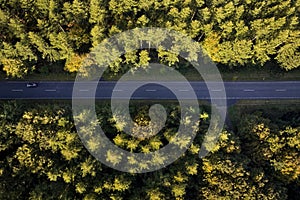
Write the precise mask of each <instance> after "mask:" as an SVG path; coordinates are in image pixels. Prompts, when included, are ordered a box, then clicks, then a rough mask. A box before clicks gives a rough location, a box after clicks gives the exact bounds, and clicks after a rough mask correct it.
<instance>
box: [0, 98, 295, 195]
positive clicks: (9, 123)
mask: <svg viewBox="0 0 300 200" xmlns="http://www.w3.org/2000/svg"><path fill="white" fill-rule="evenodd" d="M150 105H151V103H149V102H136V103H135V104H134V105H132V106H131V108H130V110H131V113H132V118H133V120H134V121H135V122H136V123H137V124H140V125H141V124H147V123H149V116H148V114H147V113H148V110H149V106H150ZM163 105H164V107H165V108H166V110H167V114H168V119H167V122H166V126H165V127H166V128H165V129H164V130H163V131H162V132H161V133H159V134H157V135H155V136H152V137H150V138H147V139H146V138H145V139H140V140H137V139H135V138H134V137H129V136H128V135H126V134H125V133H123V132H122V131H120V130H119V128H118V126H117V125H116V124H114V123H112V122H113V117H112V114H111V111H110V105H109V102H103V101H102V102H98V103H97V104H96V112H97V115H98V122H99V123H100V124H101V125H102V126H104V127H105V129H106V131H107V132H106V134H107V136H108V137H109V138H110V140H111V141H112V142H113V143H114V144H115V145H117V146H119V147H121V148H123V149H125V150H127V151H130V152H133V151H134V152H144V153H147V152H151V151H155V150H157V149H159V148H161V147H162V146H164V145H166V143H167V142H168V141H170V138H172V137H173V135H172V132H174V129H176V127H177V126H178V124H179V123H180V120H179V119H178V118H179V117H180V107H179V106H178V105H177V104H176V102H165V103H163ZM200 110H201V115H200V116H199V120H200V122H199V124H198V132H197V136H196V138H195V139H194V141H193V143H192V145H191V146H190V147H189V148H188V150H187V151H186V153H185V154H184V155H182V156H181V157H180V158H179V159H178V160H176V161H175V162H174V163H172V164H171V165H169V166H167V167H165V168H162V169H160V170H157V171H154V172H148V173H140V174H139V173H138V174H136V173H124V172H120V171H118V170H114V169H112V168H110V167H107V166H105V165H103V164H101V163H100V162H99V161H97V160H96V159H95V158H94V157H93V156H92V155H91V154H90V153H89V152H88V151H87V150H86V148H85V147H84V146H83V144H82V143H81V141H80V139H79V137H78V135H77V133H76V129H75V126H74V121H73V118H72V117H71V116H72V114H71V104H70V103H69V102H67V101H60V102H58V101H57V100H53V101H48V102H45V101H41V100H40V101H36V102H35V103H32V104H29V103H28V102H26V101H24V100H23V101H2V102H1V106H0V113H1V115H0V122H1V123H0V126H1V128H0V131H1V134H0V137H1V138H0V141H1V143H0V155H1V160H0V163H1V164H0V191H1V192H0V199H113V200H114V199H136V200H140V199H151V200H159V199H278V200H279V199H280V200H282V199H295V200H296V199H298V197H299V195H300V190H299V187H300V181H299V180H300V179H299V177H300V153H299V152H300V151H299V150H300V127H299V124H300V114H299V113H300V109H299V106H298V107H296V109H295V107H293V108H292V107H290V108H287V107H278V105H271V107H270V105H269V106H268V108H266V106H257V107H256V108H255V109H254V108H253V107H251V106H250V107H249V106H234V107H233V108H232V113H234V116H231V118H232V123H233V126H232V127H231V128H228V127H225V129H224V130H223V132H222V133H221V135H220V137H219V140H218V144H217V145H216V146H215V148H214V149H213V151H212V152H211V153H210V154H209V155H208V156H206V157H205V158H203V159H200V158H199V157H198V152H199V149H200V146H201V142H202V140H203V134H204V133H205V132H206V130H207V128H208V125H209V123H210V115H209V112H210V109H209V106H207V105H201V106H200ZM231 115H232V114H231ZM240 119H243V120H240ZM132 131H133V132H134V131H135V128H133V130H132ZM178 145H179V146H180V145H182V143H181V142H179V143H178ZM111 156H112V157H111ZM107 159H110V160H115V157H114V156H113V155H109V154H107ZM116 162H117V161H116ZM141 164H142V163H141Z"/></svg>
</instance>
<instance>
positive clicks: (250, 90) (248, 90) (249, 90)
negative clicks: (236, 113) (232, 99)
mask: <svg viewBox="0 0 300 200" xmlns="http://www.w3.org/2000/svg"><path fill="white" fill-rule="evenodd" d="M254 91H255V90H252V89H246V90H244V92H254Z"/></svg>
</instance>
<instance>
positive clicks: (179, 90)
mask: <svg viewBox="0 0 300 200" xmlns="http://www.w3.org/2000/svg"><path fill="white" fill-rule="evenodd" d="M188 91H189V90H179V92H188Z"/></svg>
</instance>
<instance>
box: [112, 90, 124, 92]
mask: <svg viewBox="0 0 300 200" xmlns="http://www.w3.org/2000/svg"><path fill="white" fill-rule="evenodd" d="M114 92H123V90H114Z"/></svg>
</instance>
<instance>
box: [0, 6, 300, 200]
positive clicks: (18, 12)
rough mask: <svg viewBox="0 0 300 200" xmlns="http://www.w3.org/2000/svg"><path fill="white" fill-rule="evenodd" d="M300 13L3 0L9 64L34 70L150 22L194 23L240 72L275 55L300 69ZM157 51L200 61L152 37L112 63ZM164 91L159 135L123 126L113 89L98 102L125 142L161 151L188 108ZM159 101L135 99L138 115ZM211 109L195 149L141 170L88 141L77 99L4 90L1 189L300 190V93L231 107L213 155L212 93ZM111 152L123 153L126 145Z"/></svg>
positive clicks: (4, 70) (186, 194)
mask: <svg viewBox="0 0 300 200" xmlns="http://www.w3.org/2000/svg"><path fill="white" fill-rule="evenodd" d="M299 17H300V0H266V1H257V0H66V1H62V0H0V75H2V74H5V76H4V77H6V78H9V79H13V80H27V79H26V77H27V76H28V75H31V74H42V76H43V75H45V76H46V75H48V74H51V73H52V72H53V71H54V69H55V68H56V67H57V66H59V68H61V69H62V70H63V72H65V73H67V74H72V75H74V74H75V75H76V73H77V72H79V71H80V67H81V66H82V63H83V62H84V61H85V60H86V59H87V58H88V56H89V53H90V52H91V50H93V49H94V48H96V47H97V46H98V45H99V44H101V43H102V42H103V41H104V40H105V39H106V38H110V37H112V36H114V35H115V34H118V33H121V32H123V31H126V30H132V29H134V28H143V27H150V28H151V27H158V28H167V29H169V30H175V31H178V32H180V33H181V34H185V35H186V36H188V37H190V38H192V39H193V40H194V41H196V42H198V43H199V44H200V46H201V47H202V48H203V50H204V52H205V54H206V55H207V56H209V58H210V59H211V60H212V61H213V62H215V63H216V64H217V65H218V67H219V66H222V67H223V68H224V67H225V68H226V69H227V68H228V69H229V70H233V71H239V72H240V71H241V70H243V69H245V68H251V69H252V68H253V70H254V71H259V70H260V69H261V68H262V67H264V66H266V65H268V66H271V67H272V68H274V71H276V70H283V71H291V72H294V71H295V70H297V69H298V70H299V69H300V68H299V66H300V21H299ZM154 36H157V37H160V36H161V35H159V33H155V35H154ZM198 43H197V44H198ZM108 53H110V52H108ZM112 53H115V52H112ZM151 62H156V63H161V64H165V65H167V66H169V67H173V68H176V69H177V70H190V69H189V68H190V67H191V65H189V64H188V63H187V62H186V60H184V59H182V58H180V57H179V56H178V55H176V54H174V53H170V52H169V51H166V50H164V49H161V48H158V49H152V48H151V47H149V48H147V49H139V50H136V51H133V52H126V53H125V54H124V55H122V56H121V57H119V58H117V59H116V60H115V61H114V62H112V63H110V64H109V67H108V70H107V71H105V73H106V74H109V75H118V74H124V73H125V72H126V71H129V69H131V68H132V67H138V66H147V65H149V63H151ZM192 73H193V71H192ZM198 75H199V74H198ZM246 75H247V74H246ZM0 77H2V76H0ZM249 77H250V74H249ZM282 102H284V101H282ZM159 103H161V104H162V105H163V106H164V107H165V108H166V111H167V114H168V118H167V121H166V124H165V128H164V129H163V130H162V131H161V132H159V134H157V135H155V136H152V137H149V138H138V139H136V138H134V137H131V136H129V135H127V134H125V133H124V132H122V130H121V128H120V127H119V126H118V125H117V124H116V123H115V119H114V117H113V116H112V113H111V109H110V103H109V102H107V101H99V102H96V112H97V123H99V124H100V125H101V126H102V127H103V129H104V130H105V133H106V134H107V137H108V138H109V139H110V141H111V142H112V143H114V144H115V145H116V146H118V147H120V148H122V149H124V150H126V151H128V152H142V153H145V154H147V153H149V152H154V151H156V150H158V149H160V148H162V147H164V146H165V145H167V144H168V143H171V141H172V138H173V137H174V135H173V134H174V132H176V130H177V128H178V126H179V123H180V121H181V120H182V119H180V113H181V111H180V106H179V105H178V104H177V102H175V101H174V102H173V101H163V102H159ZM151 105H153V102H148V101H137V102H135V104H133V105H131V107H130V111H131V116H132V119H133V120H134V121H135V122H136V124H138V125H141V126H143V125H149V123H150V122H149V121H150V117H149V115H148V112H149V108H150V106H151ZM199 109H200V111H201V114H200V115H199V124H197V135H196V137H195V139H194V140H193V143H192V145H190V146H189V148H188V150H187V151H186V152H185V153H184V154H183V155H182V156H181V157H180V158H179V159H178V160H176V161H175V162H174V163H172V164H170V165H168V166H167V167H164V168H162V169H160V170H157V171H153V172H148V173H140V174H139V173H124V172H120V171H118V170H114V169H112V168H110V167H107V166H105V165H104V164H101V162H99V161H98V160H96V159H95V158H94V157H93V156H92V155H91V154H90V153H89V152H88V151H87V149H86V147H85V146H84V145H83V144H82V141H81V140H80V138H79V136H78V134H77V131H76V127H75V123H74V117H73V115H72V104H71V102H70V101H67V100H1V101H0V199H85V200H88V199H91V200H92V199H105V200H106V199H111V200H121V199H130V200H141V199H149V200H161V199H166V200H168V199H176V200H180V199H188V200H194V199H195V200H198V199H208V200H215V199H224V200H225V199H226V200H227V199H228V200H231V199H236V200H238V199H253V200H256V199H266V200H267V199H276V200H277V199H278V200H282V199H288V200H296V199H299V196H300V189H299V188H300V106H299V102H298V103H295V104H293V103H290V104H289V103H287V104H286V105H282V104H280V103H278V104H274V105H273V104H270V103H268V102H267V103H262V104H261V103H257V104H255V105H252V106H251V105H239V104H236V105H234V106H232V107H230V108H229V109H230V112H229V117H230V123H226V126H225V127H224V129H223V131H222V133H221V134H220V137H219V139H218V143H217V145H216V146H215V147H214V149H213V150H212V151H211V152H210V153H209V155H207V156H206V157H204V158H202V159H200V158H199V156H198V153H199V150H200V147H201V144H202V142H203V138H204V134H205V132H206V130H207V129H208V127H209V124H210V121H211V119H210V115H211V113H210V111H211V109H210V106H208V105H206V104H202V103H200V108H199ZM87 131H88V130H87ZM131 131H132V133H133V135H134V133H135V132H138V131H139V130H138V128H137V127H133V129H132V130H131ZM186 144H187V143H186V141H185V140H179V141H177V142H176V143H174V145H177V146H178V147H179V148H181V147H182V146H185V145H186ZM89 145H90V146H92V147H93V146H96V145H97V144H96V143H93V141H91V142H90V143H89ZM104 153H107V152H104ZM106 156H107V160H109V161H111V162H112V163H115V164H116V165H117V164H118V162H119V160H118V157H116V156H114V155H113V154H109V153H107V154H106ZM156 162H164V160H163V158H156ZM138 164H140V165H143V163H138ZM143 167H147V166H143Z"/></svg>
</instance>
